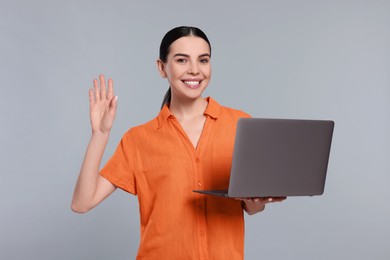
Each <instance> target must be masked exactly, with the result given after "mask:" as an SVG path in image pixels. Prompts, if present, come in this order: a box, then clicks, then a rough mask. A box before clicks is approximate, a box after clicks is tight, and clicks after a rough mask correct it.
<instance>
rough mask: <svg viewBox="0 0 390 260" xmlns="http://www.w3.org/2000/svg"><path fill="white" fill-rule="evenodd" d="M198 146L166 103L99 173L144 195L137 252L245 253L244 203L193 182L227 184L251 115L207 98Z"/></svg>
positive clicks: (145, 255)
mask: <svg viewBox="0 0 390 260" xmlns="http://www.w3.org/2000/svg"><path fill="white" fill-rule="evenodd" d="M207 101H208V106H207V108H206V111H205V112H204V115H205V116H206V122H205V125H204V128H203V132H202V134H201V137H200V139H199V143H198V147H197V148H196V149H195V148H194V146H193V145H192V143H191V141H190V139H189V138H188V137H187V135H186V133H185V132H184V131H183V129H182V128H181V126H180V124H179V122H178V121H177V119H176V118H175V117H174V116H173V115H172V114H171V113H170V111H169V108H168V106H166V105H165V106H164V107H163V109H162V110H161V111H160V113H159V115H158V116H157V117H156V118H155V119H153V120H151V121H149V122H148V123H146V124H143V125H140V126H137V127H134V128H132V129H130V130H129V131H128V132H127V133H125V135H124V136H123V138H122V140H121V142H120V143H119V145H118V147H117V150H116V151H115V153H114V155H113V156H112V157H111V159H110V160H109V161H108V162H107V164H106V165H105V166H104V167H103V169H102V170H101V172H100V174H101V175H102V176H103V177H105V178H106V179H108V180H109V181H110V182H111V183H113V184H114V185H115V186H117V187H119V188H121V189H123V190H125V191H127V192H129V193H131V194H134V195H138V201H139V207H140V218H141V220H140V223H141V241H140V247H139V251H138V256H137V259H160V260H161V259H169V260H172V259H185V260H189V259H232V260H233V259H243V254H244V218H243V210H242V207H241V202H240V201H237V200H234V199H227V198H219V197H213V196H206V195H201V194H197V193H194V192H192V190H194V189H227V187H228V185H229V173H230V167H231V161H232V153H233V145H234V136H235V131H236V122H237V120H238V119H239V118H241V117H249V115H248V114H246V113H244V112H241V111H238V110H234V109H231V108H227V107H223V106H220V105H219V104H218V103H217V102H216V101H215V100H213V99H212V98H207Z"/></svg>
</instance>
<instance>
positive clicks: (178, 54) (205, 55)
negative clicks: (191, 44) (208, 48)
mask: <svg viewBox="0 0 390 260" xmlns="http://www.w3.org/2000/svg"><path fill="white" fill-rule="evenodd" d="M177 56H183V57H187V58H189V57H190V55H188V54H184V53H176V54H175V55H173V57H177ZM198 57H210V54H208V53H204V54H201V55H199V56H198Z"/></svg>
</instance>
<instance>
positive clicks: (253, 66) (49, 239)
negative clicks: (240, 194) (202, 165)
mask: <svg viewBox="0 0 390 260" xmlns="http://www.w3.org/2000/svg"><path fill="white" fill-rule="evenodd" d="M0 6H1V7H0V33H1V36H0V75H1V84H0V86H1V102H0V113H1V127H0V142H1V143H0V145H1V154H0V160H1V161H0V162H1V175H0V178H1V179H0V198H1V203H0V258H1V259H67V260H69V259H134V258H135V255H136V252H137V248H138V243H139V226H138V225H139V217H138V205H137V200H136V197H133V196H130V195H128V194H126V193H125V192H123V191H120V190H118V191H117V192H115V193H114V194H113V195H112V196H111V197H109V198H108V199H107V200H106V201H104V202H103V203H102V204H101V205H100V206H99V207H97V208H96V209H94V210H93V211H91V212H90V213H88V214H85V215H78V214H75V213H72V212H71V210H70V201H71V197H72V192H73V187H74V184H75V181H76V178H77V175H78V171H79V167H80V165H81V162H82V160H83V156H84V152H85V148H86V145H87V143H88V140H89V136H90V125H89V116H88V109H89V107H88V94H87V93H88V88H89V87H91V86H92V79H93V78H95V77H97V76H98V74H99V73H105V74H106V75H107V76H109V77H112V78H114V81H115V87H116V93H117V94H118V95H119V110H118V115H117V119H116V123H115V126H114V129H113V131H112V135H111V139H110V143H109V145H108V147H107V150H106V155H105V157H104V161H106V160H107V159H108V157H109V156H110V155H111V154H112V153H113V151H114V149H115V147H116V145H117V143H118V141H119V140H120V138H121V136H122V134H123V133H124V132H125V131H126V130H127V129H128V128H129V127H131V126H135V125H138V124H140V123H143V122H145V121H148V120H150V119H151V118H153V117H154V116H156V114H157V113H158V111H159V106H160V102H161V100H162V97H163V94H164V93H165V91H166V89H167V83H166V81H165V80H163V79H161V78H160V76H159V75H158V73H157V70H156V66H155V60H156V58H157V56H158V47H159V44H160V40H161V38H162V36H163V35H164V34H165V32H166V31H168V30H169V29H171V28H172V27H174V26H178V25H195V26H198V27H200V28H202V29H203V30H204V31H205V32H206V33H207V34H208V36H209V38H210V40H211V42H212V46H213V58H212V65H213V79H212V82H211V84H210V85H209V89H208V90H207V91H206V93H205V94H206V95H211V96H213V97H214V98H215V99H217V100H218V101H219V102H220V103H221V104H224V105H227V106H231V107H235V108H240V109H242V110H245V111H247V112H248V113H251V114H252V115H253V116H257V117H284V118H308V119H312V118H319V119H332V120H335V122H336V127H335V133H334V142H333V146H332V152H331V158H330V164H329V171H328V178H327V184H326V190H325V194H324V195H323V196H321V197H313V198H289V199H288V200H287V201H286V202H284V203H282V204H276V205H270V206H269V207H267V210H266V211H265V212H263V213H261V214H258V215H255V216H253V217H246V243H245V254H246V259H308V260H309V259H332V260H334V259H354V260H359V259H383V260H384V259H390V247H389V245H390V244H389V243H390V221H389V220H390V203H389V198H390V188H389V186H390V185H389V184H390V175H389V173H390V135H389V133H390V15H389V14H390V2H389V1H375V0H374V1H369V0H367V1H342V0H338V1H335V0H331V1H313V0H297V1H287V0H286V1H242V2H241V3H239V1H169V0H166V1H160V2H157V1H142V2H141V1H92V0H90V1H49V0H47V1H43V0H40V1H27V0H25V1H15V0H13V1H6V0H1V5H0Z"/></svg>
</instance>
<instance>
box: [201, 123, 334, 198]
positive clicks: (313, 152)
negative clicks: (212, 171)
mask: <svg viewBox="0 0 390 260" xmlns="http://www.w3.org/2000/svg"><path fill="white" fill-rule="evenodd" d="M333 129H334V121H330V120H302V119H267V118H241V119H239V120H238V122H237V130H236V136H235V142H234V150H233V161H232V167H231V172H230V180H229V187H228V190H194V192H197V193H202V194H207V195H215V196H222V197H229V198H253V197H285V196H315V195H322V194H323V192H324V187H325V180H326V173H327V168H328V161H329V154H330V148H331V143H332V136H333Z"/></svg>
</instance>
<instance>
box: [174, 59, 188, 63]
mask: <svg viewBox="0 0 390 260" xmlns="http://www.w3.org/2000/svg"><path fill="white" fill-rule="evenodd" d="M176 61H177V62H178V63H185V62H186V61H187V60H186V59H177V60H176Z"/></svg>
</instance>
